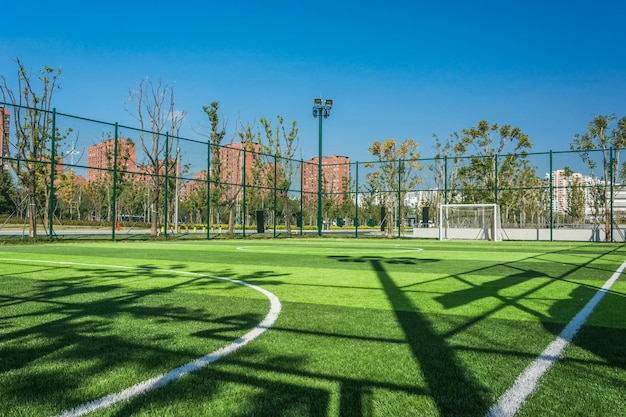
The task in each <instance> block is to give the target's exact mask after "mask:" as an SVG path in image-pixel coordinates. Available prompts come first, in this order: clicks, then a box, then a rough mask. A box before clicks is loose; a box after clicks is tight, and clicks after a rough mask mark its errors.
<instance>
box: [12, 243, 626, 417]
mask: <svg viewBox="0 0 626 417" xmlns="http://www.w3.org/2000/svg"><path fill="white" fill-rule="evenodd" d="M624 261H626V247H624V246H623V245H617V244H597V243H595V244H591V243H563V242H550V243H545V242H544V243H536V242H533V243H526V242H497V243H494V242H485V241H471V242H455V241H450V242H439V241H422V240H382V239H380V240H379V239H373V240H369V239H358V240H357V239H343V240H342V239H285V240H251V239H247V240H211V241H185V242H134V243H133V242H117V243H112V242H106V243H102V242H100V243H92V242H90V243H84V242H80V243H49V244H38V245H4V246H0V415H1V416H60V415H65V416H78V415H85V414H87V413H88V415H90V416H267V417H270V416H272V417H274V416H319V417H327V416H328V417H335V416H342V417H344V416H355V417H369V416H442V417H443V416H445V417H453V416H454V417H456V416H476V417H483V416H487V415H492V416H501V417H504V416H512V415H517V416H520V417H530V416H537V417H539V416H542V417H543V416H603V417H604V416H612V417H613V416H626V405H625V398H626V343H625V342H626V308H625V306H626V283H625V281H624V280H625V278H624V277H619V278H618V274H616V271H618V269H619V268H620V267H621V266H622V264H623V263H624ZM611 278H613V281H611V283H612V286H611V287H610V288H605V290H603V291H600V292H599V290H600V289H601V288H602V287H603V286H604V285H605V283H607V281H609V280H611ZM602 295H603V297H602V298H601V299H600V298H598V297H599V296H602ZM594 296H595V297H596V298H594ZM592 300H595V301H596V302H597V306H595V309H594V310H593V312H592V313H591V314H590V315H589V317H588V319H587V318H586V316H584V315H583V316H580V315H578V316H577V314H578V313H579V312H580V311H581V310H583V309H584V308H585V306H586V305H588V303H589V302H590V301H592ZM581 317H582V318H581ZM572 323H573V324H574V325H576V324H578V325H580V330H579V331H578V332H577V333H576V334H575V336H574V337H573V340H571V343H568V340H567V335H565V336H564V333H563V331H564V329H565V328H566V326H567V325H568V324H570V326H571V325H572ZM570 329H571V327H570ZM565 333H567V332H565ZM572 336H573V335H572ZM555 341H557V342H562V347H563V350H562V356H561V352H559V353H558V355H556V356H554V355H552V354H551V353H550V352H552V351H548V352H549V353H546V349H547V348H548V347H549V346H551V343H553V342H555ZM546 362H547V363H548V366H546V367H544V368H545V369H544V372H539V371H536V370H535V371H533V369H535V368H533V366H535V365H537V364H538V363H539V365H541V364H542V363H543V364H544V365H545V363H546ZM550 365H551V366H550ZM540 368H541V366H540ZM529 369H530V374H531V376H534V377H535V378H534V379H532V378H530V379H524V378H520V375H525V374H524V372H525V370H526V371H527V372H528V370H529ZM518 378H520V379H518ZM516 380H517V383H516ZM524 391H527V397H526V396H524V394H523V392H524ZM509 397H512V398H514V400H515V401H518V404H517V405H515V404H514V405H511V404H512V403H506V401H507V400H506V399H507V398H509ZM519 397H523V398H522V399H521V400H520V399H519ZM503 399H504V400H505V403H502V401H503ZM524 399H525V401H524ZM499 401H500V402H499ZM502 404H504V405H505V407H504V408H502V407H500V405H502ZM506 407H509V408H511V407H513V409H514V411H510V410H509V411H506ZM490 410H491V412H490ZM489 413H491V414H489ZM507 413H508V414H507Z"/></svg>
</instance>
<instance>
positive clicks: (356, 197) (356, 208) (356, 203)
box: [354, 161, 359, 237]
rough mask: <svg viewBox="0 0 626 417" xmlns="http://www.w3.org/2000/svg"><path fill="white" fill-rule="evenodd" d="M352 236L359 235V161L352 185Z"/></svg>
mask: <svg viewBox="0 0 626 417" xmlns="http://www.w3.org/2000/svg"><path fill="white" fill-rule="evenodd" d="M354 237H359V161H356V181H355V185H354Z"/></svg>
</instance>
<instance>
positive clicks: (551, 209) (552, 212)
mask: <svg viewBox="0 0 626 417" xmlns="http://www.w3.org/2000/svg"><path fill="white" fill-rule="evenodd" d="M548 178H549V181H550V242H552V240H553V238H554V236H553V231H554V230H553V229H554V184H553V181H552V149H550V173H549V174H548Z"/></svg>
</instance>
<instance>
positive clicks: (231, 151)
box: [219, 142, 261, 184]
mask: <svg viewBox="0 0 626 417" xmlns="http://www.w3.org/2000/svg"><path fill="white" fill-rule="evenodd" d="M244 149H245V150H246V152H245V160H244ZM260 152H261V145H260V144H258V143H251V142H238V143H230V144H228V145H226V146H224V147H222V148H220V149H219V156H220V164H221V167H220V171H221V172H220V177H221V178H220V180H221V181H222V182H225V183H228V184H243V168H244V167H245V168H246V177H247V178H248V179H250V178H252V169H253V167H254V162H255V161H256V160H257V159H258V158H259V154H260Z"/></svg>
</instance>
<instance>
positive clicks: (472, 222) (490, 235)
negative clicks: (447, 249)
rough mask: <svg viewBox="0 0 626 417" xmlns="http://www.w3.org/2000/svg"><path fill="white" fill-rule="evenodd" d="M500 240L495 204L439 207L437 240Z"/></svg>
mask: <svg viewBox="0 0 626 417" xmlns="http://www.w3.org/2000/svg"><path fill="white" fill-rule="evenodd" d="M447 239H476V240H477V239H485V240H494V241H498V242H499V241H501V240H502V228H501V223H500V207H499V206H498V205H497V204H442V205H441V206H440V207H439V240H447Z"/></svg>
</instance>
